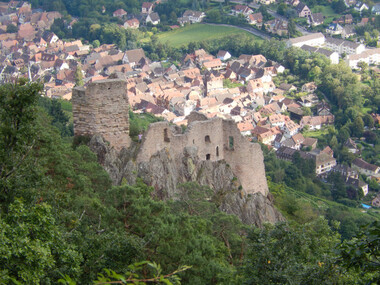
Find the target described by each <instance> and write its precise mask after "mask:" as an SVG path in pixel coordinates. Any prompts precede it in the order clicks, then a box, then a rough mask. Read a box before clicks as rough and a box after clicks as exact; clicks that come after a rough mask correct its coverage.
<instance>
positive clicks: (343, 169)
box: [332, 164, 359, 180]
mask: <svg viewBox="0 0 380 285" xmlns="http://www.w3.org/2000/svg"><path fill="white" fill-rule="evenodd" d="M332 171H333V172H338V173H340V175H342V176H343V177H344V180H347V179H348V178H349V177H351V178H359V172H358V171H357V170H355V169H353V168H351V167H349V166H347V165H343V164H337V165H335V166H334V167H333V169H332Z"/></svg>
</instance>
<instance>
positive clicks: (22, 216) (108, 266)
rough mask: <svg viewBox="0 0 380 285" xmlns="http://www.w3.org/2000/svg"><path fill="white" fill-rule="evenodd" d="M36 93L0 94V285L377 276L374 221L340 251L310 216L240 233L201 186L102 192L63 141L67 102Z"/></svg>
mask: <svg viewBox="0 0 380 285" xmlns="http://www.w3.org/2000/svg"><path fill="white" fill-rule="evenodd" d="M42 87H43V86H42V85H41V84H39V83H27V82H26V81H23V80H20V81H19V82H17V83H16V84H6V85H2V86H1V87H0V117H1V121H0V122H1V123H0V145H1V147H0V163H1V164H0V165H1V168H0V170H1V171H0V207H1V208H0V237H1V240H2V243H1V244H0V253H1V254H0V283H4V284H55V283H56V282H57V280H59V279H61V282H62V283H63V284H88V283H91V282H92V280H98V281H97V282H98V283H97V284H102V282H106V281H107V282H108V281H111V280H119V281H120V280H121V281H120V282H123V281H122V280H124V282H127V281H125V280H126V279H128V278H134V279H139V280H159V278H162V280H164V279H165V280H166V279H167V280H166V281H165V282H166V283H167V284H169V283H168V282H172V283H173V284H176V282H179V281H178V278H180V279H181V282H182V283H183V284H235V283H236V284H242V283H246V284H257V282H260V283H263V282H264V283H265V284H287V283H289V284H290V283H294V282H295V283H304V284H320V283H321V281H322V280H323V281H322V282H323V283H334V284H337V283H342V284H349V283H352V284H361V283H365V282H367V281H371V280H372V281H374V280H376V278H379V272H378V270H377V268H378V266H379V264H378V260H377V259H376V258H378V257H379V251H378V249H379V226H378V222H373V223H372V225H370V226H367V227H366V228H363V229H362V230H361V231H359V232H358V233H355V234H356V235H357V238H355V239H352V240H351V239H349V240H345V241H343V243H342V241H341V236H340V234H339V233H338V231H337V230H338V229H339V223H337V222H334V221H333V220H331V221H330V222H328V221H327V220H326V219H325V218H322V217H320V216H315V217H310V219H307V220H300V219H298V220H297V219H296V218H294V219H289V222H288V223H280V224H277V225H266V226H264V228H262V229H258V228H254V227H252V226H247V225H243V224H242V223H241V222H240V221H239V220H238V219H237V218H236V217H235V216H232V215H227V214H225V213H223V212H221V211H219V209H218V208H217V206H216V204H215V203H214V202H213V201H212V200H211V201H210V200H207V199H205V197H208V195H209V191H210V189H208V188H207V187H204V186H199V185H196V184H192V183H187V184H184V185H182V187H181V188H182V193H181V199H180V200H176V201H171V200H170V201H160V200H157V199H156V198H154V197H155V196H154V195H152V191H153V189H152V188H151V187H149V186H147V185H145V184H144V183H142V182H141V181H137V183H136V185H127V184H126V183H123V184H122V185H120V186H112V185H111V181H110V178H109V176H108V174H107V173H106V172H105V171H104V170H103V168H102V167H101V166H100V165H99V164H98V163H97V158H96V156H95V154H93V153H92V152H91V151H90V149H89V148H88V147H87V146H86V145H83V144H80V143H79V141H77V140H76V141H75V142H74V143H73V140H72V139H68V138H70V137H71V135H72V127H71V125H70V123H69V119H68V117H67V114H68V110H69V105H67V104H66V106H64V107H62V106H63V105H61V102H59V101H54V100H53V101H50V99H44V98H41V97H40V92H41V90H42ZM131 115H132V116H131V120H132V124H136V128H139V127H143V123H142V122H143V121H144V118H141V117H140V118H139V120H140V121H139V122H138V123H135V122H133V121H134V120H135V119H136V117H137V116H135V115H134V114H133V113H132V114H131ZM148 119H149V118H148ZM271 187H272V186H271ZM277 190H278V189H277ZM277 192H281V190H278V191H277ZM284 199H285V198H284ZM285 204H286V203H283V205H285ZM289 206H290V205H289V204H288V206H284V207H282V206H280V208H283V209H285V208H286V207H289ZM298 213H299V212H298ZM284 214H287V213H286V211H284ZM288 214H291V212H288ZM294 216H295V217H296V216H297V215H294ZM289 217H290V216H289ZM141 261H144V262H141ZM138 262H141V263H138ZM158 264H160V265H158ZM183 266H186V267H184V268H183ZM162 272H164V273H162ZM98 274H100V275H98ZM164 274H166V275H164ZM171 274H172V275H171ZM126 276H127V277H126ZM155 276H160V277H157V278H158V279H154V278H155ZM152 278H153V279H152ZM129 280H131V279H129ZM170 280H171V281H170Z"/></svg>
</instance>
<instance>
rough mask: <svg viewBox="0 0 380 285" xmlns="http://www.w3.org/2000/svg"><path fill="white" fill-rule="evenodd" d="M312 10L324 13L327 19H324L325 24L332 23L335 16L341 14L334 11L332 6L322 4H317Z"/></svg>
mask: <svg viewBox="0 0 380 285" xmlns="http://www.w3.org/2000/svg"><path fill="white" fill-rule="evenodd" d="M311 11H312V12H313V13H322V14H323V15H324V16H325V17H326V19H325V21H324V23H325V24H327V23H331V22H332V20H333V18H335V17H340V16H341V15H339V14H337V13H335V12H334V10H333V8H331V7H330V6H320V5H317V6H314V7H313V8H312V9H311Z"/></svg>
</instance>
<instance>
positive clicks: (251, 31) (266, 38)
mask: <svg viewBox="0 0 380 285" xmlns="http://www.w3.org/2000/svg"><path fill="white" fill-rule="evenodd" d="M202 24H205V25H213V26H224V27H233V28H238V29H240V30H243V31H246V32H248V33H251V34H252V35H255V36H258V37H260V38H262V39H264V40H270V39H271V38H272V37H271V36H270V35H268V34H266V33H263V32H261V31H258V30H256V29H254V28H248V27H239V26H234V25H227V24H212V23H202Z"/></svg>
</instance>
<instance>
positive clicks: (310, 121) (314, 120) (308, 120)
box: [300, 115, 334, 130]
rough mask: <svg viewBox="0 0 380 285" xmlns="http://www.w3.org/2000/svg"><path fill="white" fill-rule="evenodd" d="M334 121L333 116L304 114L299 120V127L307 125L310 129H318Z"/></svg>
mask: <svg viewBox="0 0 380 285" xmlns="http://www.w3.org/2000/svg"><path fill="white" fill-rule="evenodd" d="M333 123H334V116H333V115H327V116H314V117H311V116H304V117H302V119H301V121H300V125H301V129H302V128H304V127H305V126H308V127H309V129H310V130H320V129H321V127H322V126H323V125H330V124H333Z"/></svg>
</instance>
